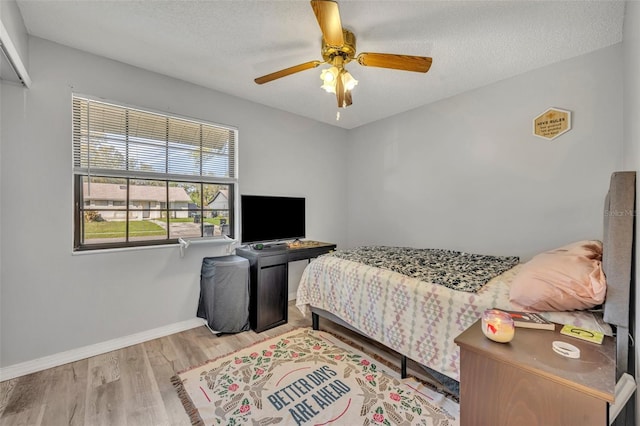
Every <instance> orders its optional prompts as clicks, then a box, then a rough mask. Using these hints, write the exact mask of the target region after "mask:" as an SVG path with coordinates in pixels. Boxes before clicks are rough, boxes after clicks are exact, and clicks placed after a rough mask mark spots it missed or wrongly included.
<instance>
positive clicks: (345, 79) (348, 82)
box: [340, 69, 358, 91]
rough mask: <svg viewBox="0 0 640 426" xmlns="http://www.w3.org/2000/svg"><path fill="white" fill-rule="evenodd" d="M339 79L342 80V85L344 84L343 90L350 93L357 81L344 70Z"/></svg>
mask: <svg viewBox="0 0 640 426" xmlns="http://www.w3.org/2000/svg"><path fill="white" fill-rule="evenodd" d="M340 77H341V78H342V84H344V88H345V90H348V91H352V90H353V88H354V87H356V86H357V85H358V80H356V79H355V78H353V76H352V75H351V74H349V71H347V70H345V69H343V70H342V73H341V74H340Z"/></svg>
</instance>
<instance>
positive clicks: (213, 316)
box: [197, 256, 249, 334]
mask: <svg viewBox="0 0 640 426" xmlns="http://www.w3.org/2000/svg"><path fill="white" fill-rule="evenodd" d="M197 315H198V317H199V318H203V319H205V320H206V321H207V324H208V326H209V328H210V329H211V330H212V331H215V332H218V333H220V334H223V333H239V332H241V331H246V330H249V261H248V260H247V259H245V258H244V257H240V256H221V257H205V258H204V259H202V270H201V272H200V301H199V303H198V314H197Z"/></svg>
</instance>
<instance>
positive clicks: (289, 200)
mask: <svg viewBox="0 0 640 426" xmlns="http://www.w3.org/2000/svg"><path fill="white" fill-rule="evenodd" d="M240 207H241V210H242V213H241V219H240V232H241V235H242V243H243V244H251V243H265V242H271V241H283V240H295V239H299V238H304V237H305V235H306V234H305V199H304V198H301V197H277V196H266V195H241V196H240Z"/></svg>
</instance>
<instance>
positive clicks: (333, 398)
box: [172, 328, 460, 426]
mask: <svg viewBox="0 0 640 426" xmlns="http://www.w3.org/2000/svg"><path fill="white" fill-rule="evenodd" d="M172 381H173V384H174V386H175V387H176V389H177V391H178V395H179V396H180V399H181V401H182V403H183V405H184V407H185V409H186V411H187V413H188V415H189V417H190V419H191V422H192V424H194V425H219V424H220V425H241V424H243V425H244V424H249V425H270V424H278V425H317V426H321V425H353V426H355V425H375V424H383V425H439V426H450V425H459V418H460V415H459V406H458V404H456V403H455V402H453V401H451V400H449V399H447V398H445V397H444V395H441V394H439V393H437V392H434V391H432V390H431V389H429V388H427V387H425V386H423V385H422V384H421V383H419V382H417V381H416V380H413V379H404V380H400V379H399V378H398V374H397V373H396V372H394V371H386V370H385V369H384V366H382V365H381V364H379V363H378V362H377V361H376V360H375V359H374V358H373V357H371V356H369V355H366V354H365V353H363V352H360V351H358V350H356V349H355V348H352V347H351V346H349V345H347V344H346V343H344V342H342V341H340V340H339V339H337V338H336V337H334V336H333V335H331V334H328V333H324V332H321V331H314V330H311V329H305V328H300V329H297V330H293V331H290V332H288V333H285V334H282V335H280V336H278V337H274V338H271V339H269V340H265V341H263V342H260V343H257V344H255V345H253V346H250V347H248V348H246V349H242V350H240V351H237V352H233V353H231V354H229V355H225V356H222V357H220V358H217V359H215V360H211V361H208V362H206V363H205V364H203V365H201V366H198V367H192V368H190V369H188V370H186V371H182V372H179V373H177V374H176V376H174V377H173V379H172Z"/></svg>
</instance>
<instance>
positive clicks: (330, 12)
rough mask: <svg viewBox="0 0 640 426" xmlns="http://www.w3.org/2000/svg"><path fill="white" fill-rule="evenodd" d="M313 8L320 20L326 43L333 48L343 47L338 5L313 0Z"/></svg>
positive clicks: (323, 0)
mask: <svg viewBox="0 0 640 426" xmlns="http://www.w3.org/2000/svg"><path fill="white" fill-rule="evenodd" d="M311 7H312V8H313V13H315V14H316V19H318V25H320V30H321V31H322V37H323V38H324V42H325V43H326V44H327V45H329V46H331V47H340V46H343V45H344V37H343V35H342V22H341V21H340V11H339V10H338V3H336V2H335V1H332V0H311Z"/></svg>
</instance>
